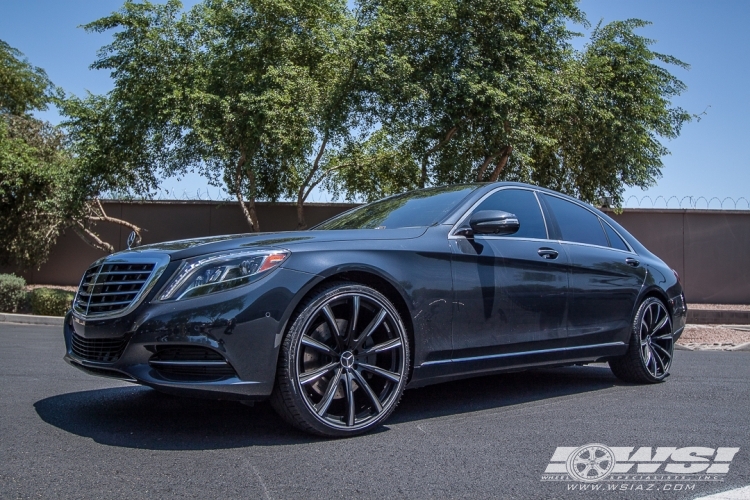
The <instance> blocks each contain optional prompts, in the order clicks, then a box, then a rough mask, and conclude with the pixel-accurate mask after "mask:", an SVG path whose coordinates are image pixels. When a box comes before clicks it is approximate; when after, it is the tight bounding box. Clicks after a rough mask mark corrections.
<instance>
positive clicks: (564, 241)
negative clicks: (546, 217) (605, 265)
mask: <svg viewBox="0 0 750 500" xmlns="http://www.w3.org/2000/svg"><path fill="white" fill-rule="evenodd" d="M557 241H558V242H559V243H560V244H561V245H578V246H581V247H592V248H603V249H604V250H612V251H614V252H620V253H625V254H628V255H637V254H636V253H635V252H629V251H627V250H620V249H619V248H612V247H603V246H601V245H592V244H591V243H581V242H578V241H567V240H557Z"/></svg>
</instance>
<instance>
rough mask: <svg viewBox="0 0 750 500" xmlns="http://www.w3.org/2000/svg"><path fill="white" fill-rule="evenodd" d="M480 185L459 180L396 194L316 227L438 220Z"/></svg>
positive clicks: (393, 226) (386, 226)
mask: <svg viewBox="0 0 750 500" xmlns="http://www.w3.org/2000/svg"><path fill="white" fill-rule="evenodd" d="M476 188H477V186H476V185H473V184H457V185H454V186H444V187H436V188H428V189H420V190H419V191H410V192H408V193H403V194H397V195H394V196H390V197H388V198H384V199H382V200H378V201H375V202H373V203H369V204H367V205H362V206H361V207H358V208H355V209H354V210H350V211H349V212H345V213H343V214H341V215H339V216H337V217H334V218H333V219H329V220H327V221H325V222H323V223H322V224H319V225H317V226H315V227H314V228H313V229H398V228H402V227H415V226H431V225H433V224H435V223H437V222H439V221H440V220H441V219H442V218H443V217H445V216H446V215H447V214H448V213H449V212H450V211H451V210H453V208H455V207H456V205H458V204H459V203H460V202H461V200H463V199H464V198H465V197H466V196H467V195H468V194H469V193H470V192H471V191H473V190H474V189H476Z"/></svg>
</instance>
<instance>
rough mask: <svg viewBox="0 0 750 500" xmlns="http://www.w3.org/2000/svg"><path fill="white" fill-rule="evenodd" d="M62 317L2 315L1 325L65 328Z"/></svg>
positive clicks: (0, 317) (0, 314)
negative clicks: (18, 324) (14, 324)
mask: <svg viewBox="0 0 750 500" xmlns="http://www.w3.org/2000/svg"><path fill="white" fill-rule="evenodd" d="M64 322H65V318H64V317H62V316H34V315H33V314H10V313H0V323H20V324H23V325H42V326H63V323H64Z"/></svg>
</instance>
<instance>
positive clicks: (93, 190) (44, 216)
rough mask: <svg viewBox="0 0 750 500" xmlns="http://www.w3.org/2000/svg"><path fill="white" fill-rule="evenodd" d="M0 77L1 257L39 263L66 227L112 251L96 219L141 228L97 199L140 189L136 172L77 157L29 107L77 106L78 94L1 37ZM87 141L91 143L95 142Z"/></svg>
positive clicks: (29, 265) (62, 137)
mask: <svg viewBox="0 0 750 500" xmlns="http://www.w3.org/2000/svg"><path fill="white" fill-rule="evenodd" d="M0 83H1V84H2V86H0V231H2V233H3V243H2V246H0V263H2V264H12V265H14V266H17V267H20V268H22V269H27V268H32V267H37V266H39V265H40V264H42V263H43V262H44V261H45V260H46V259H47V256H48V254H49V250H50V248H51V246H52V245H53V244H54V243H55V241H56V240H57V237H58V236H59V234H60V233H61V232H62V231H63V230H65V229H66V228H68V227H72V229H73V230H74V231H75V232H76V233H78V234H79V235H80V236H81V237H83V238H84V240H85V241H87V242H89V243H91V244H92V245H94V246H96V247H97V248H100V249H102V250H105V251H108V252H112V251H113V250H114V248H113V246H112V245H111V244H109V243H107V242H104V241H102V240H101V238H99V237H98V236H97V235H96V233H95V232H94V231H93V229H92V226H93V224H95V223H96V222H97V221H109V222H114V223H118V224H124V225H126V226H128V227H130V228H132V229H134V230H136V231H137V232H138V234H139V235H140V231H141V230H140V228H138V227H136V226H134V225H133V224H130V223H128V222H127V221H121V220H119V219H115V218H112V217H108V216H107V214H106V213H105V212H104V209H103V207H102V205H101V203H100V202H99V200H98V197H99V196H100V195H101V193H104V192H112V191H113V190H117V189H118V188H119V189H121V190H123V189H131V190H132V189H138V187H139V186H138V182H137V181H138V175H137V173H136V175H132V172H128V171H127V167H128V166H127V165H126V166H124V167H118V166H117V165H114V166H113V165H110V166H109V167H108V168H105V169H101V170H99V171H97V170H92V169H90V168H88V167H90V164H87V163H85V162H82V161H79V156H78V154H77V153H85V150H84V149H78V150H77V151H76V150H75V148H73V147H72V146H73V145H74V144H72V143H71V142H70V140H69V137H68V136H66V134H65V133H64V132H63V130H62V129H61V128H59V127H54V126H52V125H50V124H49V123H47V122H44V121H42V120H38V119H36V118H34V117H33V115H32V114H31V112H33V111H38V110H43V109H46V108H47V107H48V106H49V105H50V104H56V105H59V106H63V107H71V106H74V105H75V102H76V101H75V100H72V101H67V100H66V99H65V97H64V95H63V93H62V91H61V90H60V89H58V88H56V87H55V86H54V85H53V84H52V83H51V82H50V81H49V78H47V75H46V73H45V72H44V71H43V70H42V69H40V68H36V67H34V66H32V65H31V64H30V63H29V62H28V61H27V60H26V59H25V58H23V55H22V54H21V52H19V51H18V50H17V49H14V48H12V47H10V46H9V45H8V44H7V43H5V42H3V41H0ZM98 123H101V121H99V122H98ZM91 132H92V136H97V137H98V136H99V135H100V134H99V133H98V131H94V130H92V131H91ZM86 143H87V148H88V149H89V150H91V149H93V146H92V144H93V142H91V141H86ZM128 173H129V174H131V175H123V174H128Z"/></svg>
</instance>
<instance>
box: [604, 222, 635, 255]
mask: <svg viewBox="0 0 750 500" xmlns="http://www.w3.org/2000/svg"><path fill="white" fill-rule="evenodd" d="M602 226H604V230H605V231H606V232H607V236H608V237H609V246H611V247H612V248H616V249H618V250H626V251H629V250H630V249H629V248H628V246H627V245H626V244H625V242H624V241H622V238H620V235H619V234H617V231H615V230H614V229H612V228H611V227H610V225H609V224H607V223H606V222H604V221H602Z"/></svg>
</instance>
